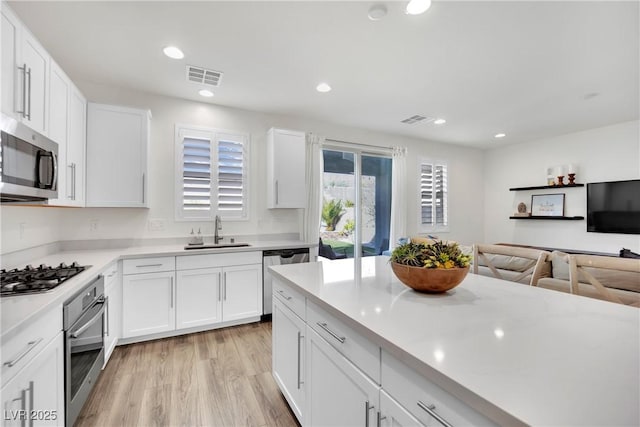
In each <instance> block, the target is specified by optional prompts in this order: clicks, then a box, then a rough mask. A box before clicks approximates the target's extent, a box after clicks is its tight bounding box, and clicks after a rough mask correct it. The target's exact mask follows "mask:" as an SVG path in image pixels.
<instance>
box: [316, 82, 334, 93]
mask: <svg viewBox="0 0 640 427" xmlns="http://www.w3.org/2000/svg"><path fill="white" fill-rule="evenodd" d="M316 90H317V91H318V92H322V93H325V92H329V91H330V90H331V86H329V85H328V84H327V83H320V84H319V85H318V86H316Z"/></svg>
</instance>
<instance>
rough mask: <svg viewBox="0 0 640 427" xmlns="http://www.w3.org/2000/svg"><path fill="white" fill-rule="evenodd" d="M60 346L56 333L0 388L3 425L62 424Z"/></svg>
mask: <svg viewBox="0 0 640 427" xmlns="http://www.w3.org/2000/svg"><path fill="white" fill-rule="evenodd" d="M63 343H64V338H63V336H62V333H61V332H59V333H58V335H57V336H56V337H55V338H54V339H53V340H52V341H51V342H49V344H47V345H46V347H45V348H44V349H43V350H42V351H41V352H40V353H38V354H37V355H35V356H34V357H33V358H32V359H31V360H30V361H29V362H28V363H27V365H26V366H25V367H24V369H22V370H21V371H20V372H19V373H18V374H17V375H16V376H15V377H13V379H12V380H11V381H9V382H7V383H6V384H5V385H4V386H3V387H2V390H0V396H2V409H3V417H2V425H3V426H6V427H8V426H16V427H17V426H27V425H28V426H34V425H36V426H62V425H64V345H63Z"/></svg>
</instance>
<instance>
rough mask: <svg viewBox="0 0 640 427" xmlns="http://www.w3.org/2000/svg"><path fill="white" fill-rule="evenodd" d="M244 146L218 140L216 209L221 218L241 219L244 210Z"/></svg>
mask: <svg viewBox="0 0 640 427" xmlns="http://www.w3.org/2000/svg"><path fill="white" fill-rule="evenodd" d="M245 158H246V156H245V144H244V142H242V141H234V140H230V139H219V140H218V184H217V209H218V212H219V213H220V215H221V216H223V217H224V216H227V217H230V216H233V217H241V216H243V215H244V212H245V210H246V190H245V188H246V185H245V175H246V173H245V172H246V165H245Z"/></svg>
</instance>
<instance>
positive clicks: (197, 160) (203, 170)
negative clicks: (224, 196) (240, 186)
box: [182, 137, 211, 216]
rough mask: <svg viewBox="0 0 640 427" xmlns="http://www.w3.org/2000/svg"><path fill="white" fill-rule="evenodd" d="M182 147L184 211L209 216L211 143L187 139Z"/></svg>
mask: <svg viewBox="0 0 640 427" xmlns="http://www.w3.org/2000/svg"><path fill="white" fill-rule="evenodd" d="M182 147H183V156H182V183H183V185H182V209H183V210H184V211H185V213H187V212H193V213H200V214H201V215H202V214H203V215H207V213H206V212H210V211H211V142H210V141H209V140H205V139H196V138H189V137H185V138H184V140H183V144H182ZM201 215H198V216H201Z"/></svg>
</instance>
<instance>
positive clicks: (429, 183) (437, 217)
mask: <svg viewBox="0 0 640 427" xmlns="http://www.w3.org/2000/svg"><path fill="white" fill-rule="evenodd" d="M447 179H448V177H447V165H446V164H444V163H440V162H422V163H421V165H420V224H421V226H422V227H423V228H425V229H434V230H437V229H445V228H446V227H448V225H449V219H448V218H449V212H448V203H449V202H448V182H447Z"/></svg>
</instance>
